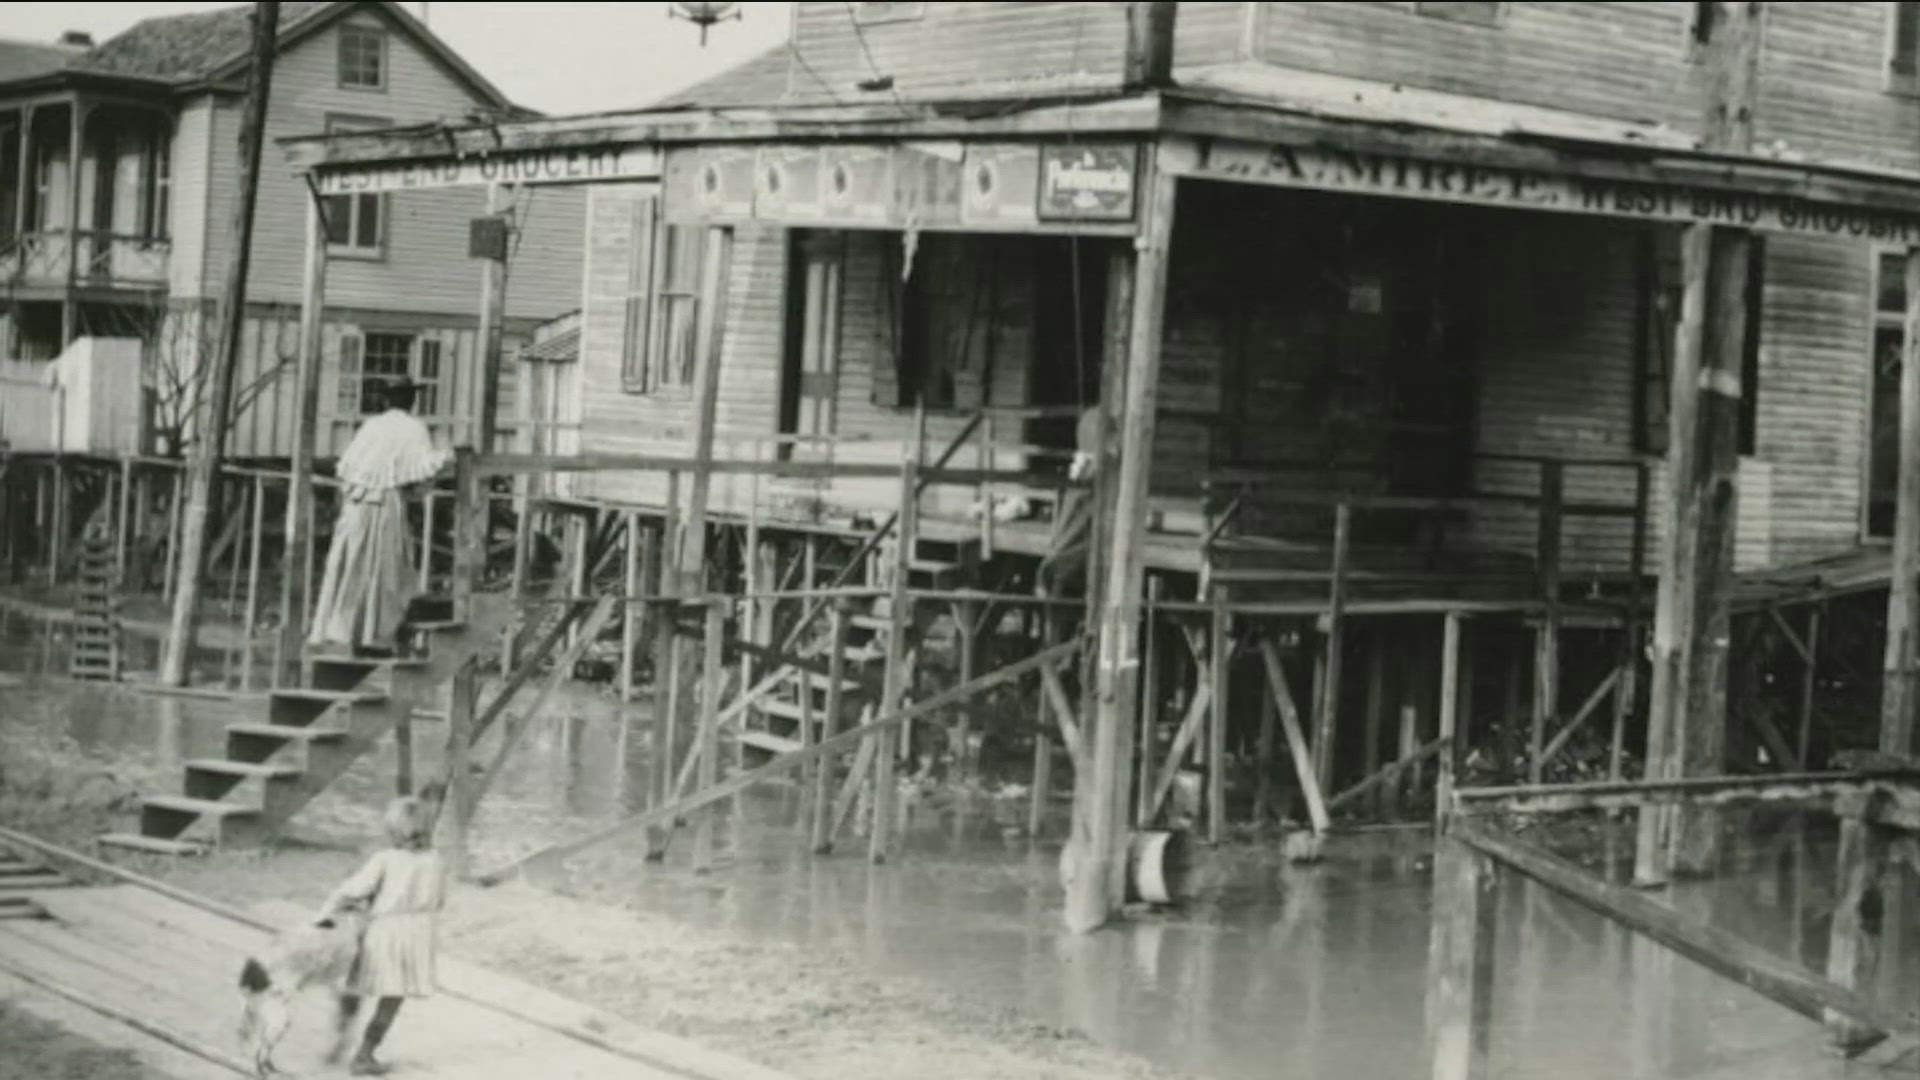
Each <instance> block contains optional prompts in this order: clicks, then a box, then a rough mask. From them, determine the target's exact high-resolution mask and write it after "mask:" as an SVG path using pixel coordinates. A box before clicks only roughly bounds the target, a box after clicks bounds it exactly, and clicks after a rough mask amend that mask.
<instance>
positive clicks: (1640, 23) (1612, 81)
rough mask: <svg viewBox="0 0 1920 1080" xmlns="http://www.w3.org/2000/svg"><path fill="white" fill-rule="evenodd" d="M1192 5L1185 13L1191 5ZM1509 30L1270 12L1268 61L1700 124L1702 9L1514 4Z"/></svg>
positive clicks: (1400, 15)
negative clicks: (1693, 29)
mask: <svg viewBox="0 0 1920 1080" xmlns="http://www.w3.org/2000/svg"><path fill="white" fill-rule="evenodd" d="M1183 7H1184V5H1183ZM1501 8H1502V11H1501V15H1500V19H1499V22H1498V24H1497V25H1494V26H1477V25H1471V24H1468V23H1462V22H1456V21H1452V20H1448V19H1443V18H1435V17H1432V16H1428V15H1422V14H1419V13H1417V11H1416V10H1415V5H1414V4H1411V3H1315V4H1284V3H1270V4H1265V5H1263V10H1262V12H1261V13H1260V23H1261V25H1260V39H1259V40H1260V50H1259V56H1260V58H1261V59H1263V60H1267V61H1270V62H1272V63H1276V64H1279V65H1282V66H1285V67H1297V68H1303V69H1307V70H1317V71H1329V72H1333V73H1336V74H1341V75H1350V76H1354V77H1356V78H1364V79H1377V80H1379V81H1382V82H1392V83H1401V84H1405V85H1409V86H1418V87H1423V88H1426V89H1431V90H1444V91H1450V92H1454V93H1461V94H1472V95H1476V96H1480V97H1489V98H1495V99H1498V100H1502V101H1514V102H1523V103H1526V104H1530V105H1540V106H1546V107H1551V108H1561V109H1570V110H1575V111H1579V112H1585V113H1591V114H1593V115H1596V116H1611V117H1618V118H1621V119H1635V120H1637V119H1653V120H1666V121H1668V122H1670V123H1674V124H1676V125H1677V126H1680V127H1682V128H1692V127H1695V126H1697V122H1698V116H1699V109H1698V107H1697V106H1696V105H1695V104H1694V102H1695V101H1697V98H1696V97H1695V96H1694V95H1693V94H1692V93H1690V92H1688V87H1689V86H1690V85H1692V84H1693V82H1694V81H1695V80H1696V79H1697V77H1698V76H1697V72H1696V71H1695V70H1694V68H1695V67H1697V65H1696V64H1694V63H1693V62H1692V60H1691V54H1690V47H1689V46H1690V39H1689V35H1688V25H1689V19H1690V17H1691V11H1692V8H1693V5H1692V4H1679V3H1508V4H1502V5H1501Z"/></svg>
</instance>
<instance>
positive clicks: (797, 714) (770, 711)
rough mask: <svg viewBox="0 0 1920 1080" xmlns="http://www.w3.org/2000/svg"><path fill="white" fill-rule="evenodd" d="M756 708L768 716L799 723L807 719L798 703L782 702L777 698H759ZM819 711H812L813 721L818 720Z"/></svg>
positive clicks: (804, 711)
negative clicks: (782, 717)
mask: <svg viewBox="0 0 1920 1080" xmlns="http://www.w3.org/2000/svg"><path fill="white" fill-rule="evenodd" d="M758 708H759V710H760V711H761V712H763V713H766V714H767V715H769V716H784V717H786V718H787V719H789V720H793V721H796V722H797V721H801V720H805V719H806V718H807V714H806V710H804V709H802V708H801V707H800V705H799V703H798V702H793V701H782V700H781V699H779V698H761V699H760V702H759V705H758ZM820 713H821V710H819V709H815V710H813V719H814V720H816V721H818V720H819V719H820Z"/></svg>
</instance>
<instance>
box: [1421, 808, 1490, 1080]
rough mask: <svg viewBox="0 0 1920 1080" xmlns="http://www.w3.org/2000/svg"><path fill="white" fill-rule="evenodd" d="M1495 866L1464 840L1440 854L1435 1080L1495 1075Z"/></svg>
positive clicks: (1432, 958)
mask: <svg viewBox="0 0 1920 1080" xmlns="http://www.w3.org/2000/svg"><path fill="white" fill-rule="evenodd" d="M1497 885H1498V882H1497V881H1496V880H1495V877H1494V868H1493V861H1492V860H1491V859H1488V858H1487V857H1486V856H1485V855H1483V854H1481V853H1480V852H1478V851H1475V850H1474V849H1473V848H1471V847H1469V846H1468V845H1466V844H1464V843H1462V842H1460V841H1459V840H1456V839H1453V838H1451V837H1448V838H1443V839H1442V840H1441V841H1440V844H1439V847H1438V849H1437V850H1436V851H1435V852H1434V866H1433V913H1434V914H1433V936H1432V937H1431V939H1430V940H1429V944H1428V951H1427V1006H1426V1013H1427V1022H1426V1026H1427V1051H1428V1060H1429V1061H1431V1062H1432V1069H1433V1072H1432V1075H1433V1080H1481V1078H1483V1077H1486V1076H1488V1075H1490V1073H1491V1069H1490V1067H1489V1065H1490V1062H1489V1058H1488V1043H1489V1038H1490V1036H1491V1034H1492V1030H1493V974H1494V931H1495V923H1494V919H1495V912H1496V908H1497V905H1498V900H1499V896H1498V893H1497V891H1496V887H1497Z"/></svg>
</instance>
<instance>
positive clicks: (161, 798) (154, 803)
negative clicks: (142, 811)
mask: <svg viewBox="0 0 1920 1080" xmlns="http://www.w3.org/2000/svg"><path fill="white" fill-rule="evenodd" d="M140 805H141V807H142V808H146V807H152V808H154V809H156V810H171V811H173V812H175V813H180V814H194V815H197V816H199V817H211V818H220V817H240V816H244V815H248V814H258V813H259V812H260V809H259V808H258V807H254V806H241V805H240V804H239V803H230V802H221V801H220V800H218V799H194V798H189V797H188V796H185V795H149V796H147V797H146V798H143V799H141V800H140Z"/></svg>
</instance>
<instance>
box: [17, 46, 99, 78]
mask: <svg viewBox="0 0 1920 1080" xmlns="http://www.w3.org/2000/svg"><path fill="white" fill-rule="evenodd" d="M85 55H86V50H85V49H77V48H73V47H72V46H67V45H42V44H40V43H39V42H35V41H0V82H12V81H14V80H15V79H32V78H38V77H39V76H41V75H47V74H51V73H53V72H56V71H60V70H61V69H63V68H65V67H67V66H68V65H69V64H72V63H74V62H75V61H77V60H79V59H80V58H81V57H83V56H85Z"/></svg>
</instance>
